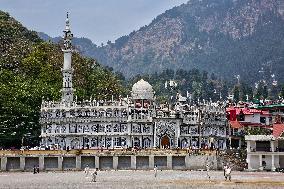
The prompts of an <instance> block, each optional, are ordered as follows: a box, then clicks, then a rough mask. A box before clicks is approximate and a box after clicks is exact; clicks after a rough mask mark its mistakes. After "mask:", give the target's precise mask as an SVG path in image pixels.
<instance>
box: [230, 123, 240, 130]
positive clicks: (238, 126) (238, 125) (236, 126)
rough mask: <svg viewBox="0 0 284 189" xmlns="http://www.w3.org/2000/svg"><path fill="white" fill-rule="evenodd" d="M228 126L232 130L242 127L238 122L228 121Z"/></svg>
mask: <svg viewBox="0 0 284 189" xmlns="http://www.w3.org/2000/svg"><path fill="white" fill-rule="evenodd" d="M230 124H231V127H232V128H234V129H239V128H242V127H243V125H242V124H240V122H238V121H230Z"/></svg>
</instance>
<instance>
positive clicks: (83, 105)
mask: <svg viewBox="0 0 284 189" xmlns="http://www.w3.org/2000/svg"><path fill="white" fill-rule="evenodd" d="M72 36H73V35H72V33H71V31H70V27H69V19H68V16H67V20H66V28H65V30H64V48H63V49H62V51H63V53H64V64H63V69H62V74H63V89H62V99H61V101H60V102H50V101H43V102H42V106H41V120H40V122H41V125H42V127H41V138H42V145H43V146H45V147H51V148H59V149H82V148H88V149H100V148H127V147H138V148H153V147H157V148H189V147H192V148H206V147H207V148H220V149H224V148H226V141H227V136H228V135H227V134H228V128H227V122H226V113H225V105H224V104H223V103H212V102H207V103H206V102H202V103H199V102H198V103H197V104H194V105H193V104H191V103H188V102H187V99H186V98H184V97H181V96H180V95H177V97H178V98H177V100H176V102H175V103H174V105H172V106H169V105H165V106H163V105H157V104H156V103H155V96H154V91H153V88H152V86H151V85H150V84H149V83H148V82H146V81H144V80H143V79H142V80H140V81H138V82H137V83H135V84H134V85H133V87H132V91H131V97H129V98H128V97H127V98H121V99H119V100H117V101H114V100H111V101H100V100H92V101H83V102H77V101H76V100H74V99H73V93H74V89H73V88H72V73H73V68H72V66H71V60H72V50H71V39H72Z"/></svg>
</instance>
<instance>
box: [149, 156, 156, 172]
mask: <svg viewBox="0 0 284 189" xmlns="http://www.w3.org/2000/svg"><path fill="white" fill-rule="evenodd" d="M154 164H155V160H154V155H150V156H149V168H150V169H154V166H155V165H154Z"/></svg>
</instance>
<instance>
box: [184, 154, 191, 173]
mask: <svg viewBox="0 0 284 189" xmlns="http://www.w3.org/2000/svg"><path fill="white" fill-rule="evenodd" d="M185 167H186V169H189V168H190V163H189V155H188V154H187V155H186V156H185Z"/></svg>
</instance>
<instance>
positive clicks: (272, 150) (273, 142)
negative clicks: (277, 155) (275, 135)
mask: <svg viewBox="0 0 284 189" xmlns="http://www.w3.org/2000/svg"><path fill="white" fill-rule="evenodd" d="M274 144H275V141H270V147H271V152H275V145H274Z"/></svg>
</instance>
